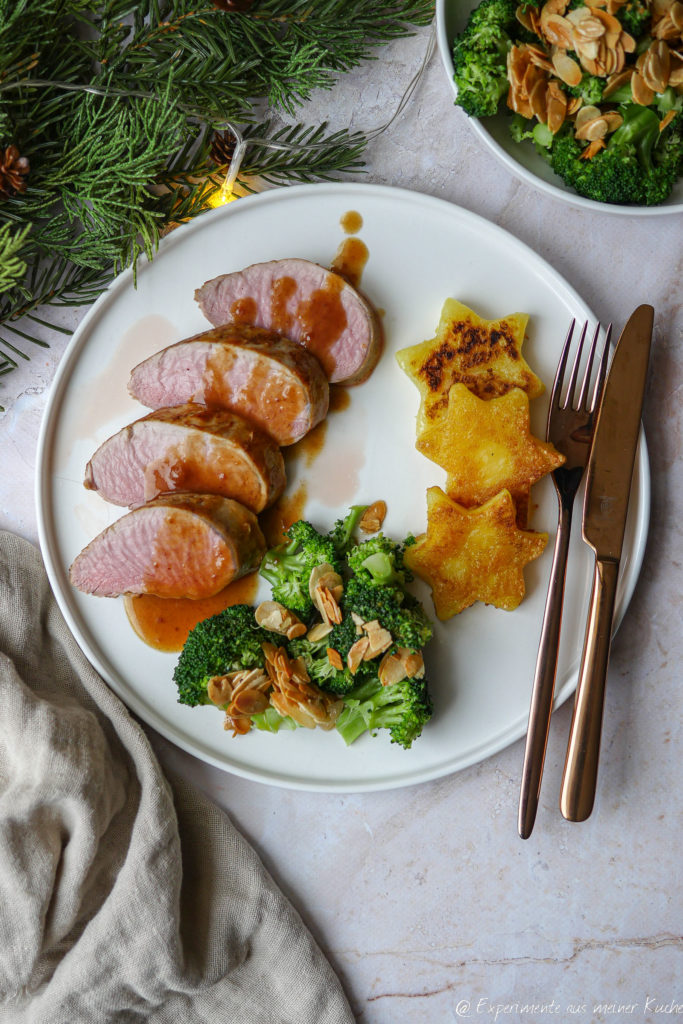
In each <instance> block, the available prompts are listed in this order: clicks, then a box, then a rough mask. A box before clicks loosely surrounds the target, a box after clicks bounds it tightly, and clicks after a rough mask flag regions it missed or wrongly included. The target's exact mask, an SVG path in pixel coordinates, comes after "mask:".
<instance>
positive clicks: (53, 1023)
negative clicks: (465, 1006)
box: [0, 532, 353, 1024]
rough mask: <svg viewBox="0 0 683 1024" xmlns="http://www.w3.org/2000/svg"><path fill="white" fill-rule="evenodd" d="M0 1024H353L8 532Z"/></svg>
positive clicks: (0, 547) (287, 911)
mask: <svg viewBox="0 0 683 1024" xmlns="http://www.w3.org/2000/svg"><path fill="white" fill-rule="evenodd" d="M0 716H1V717H0V1021H2V1022H12V1024H100V1022H116V1024H128V1022H131V1024H132V1022H135V1024H138V1022H143V1021H144V1022H152V1024H166V1022H168V1024H171V1022H173V1024H179V1022H182V1024H195V1022H196V1024H199V1022H209V1021H210V1022H211V1024H228V1022H229V1024H290V1022H291V1024H295V1022H296V1024H309V1022H310V1024H352V1021H353V1017H352V1015H351V1011H350V1009H349V1006H348V1003H347V1001H346V999H345V997H344V995H343V992H342V990H341V987H340V984H339V982H338V980H337V978H336V976H335V975H334V973H333V972H332V969H331V967H330V965H329V964H328V963H327V961H326V960H325V958H324V956H323V955H322V953H321V951H320V950H319V949H318V947H317V946H316V945H315V943H314V942H313V939H312V938H311V936H310V934H309V933H308V931H307V930H306V928H305V926H304V925H303V923H302V921H301V920H300V918H299V917H298V915H297V914H296V912H295V911H294V910H293V908H292V907H291V906H290V904H289V903H288V902H287V900H286V899H285V898H284V897H283V896H282V894H281V893H280V892H279V891H278V890H277V888H276V887H275V885H274V883H273V881H272V880H271V879H270V877H269V876H268V874H267V873H266V871H265V869H264V868H263V865H262V864H261V863H260V861H259V859H258V857H257V856H256V854H255V853H254V851H253V850H252V849H251V848H250V847H249V846H248V845H247V843H246V842H245V841H244V840H243V839H242V837H241V836H240V835H239V834H238V833H237V832H236V830H235V829H234V827H233V826H232V825H231V823H230V822H229V820H228V819H227V818H226V817H225V815H224V814H223V813H222V812H221V811H220V810H219V809H218V808H216V807H215V806H214V805H213V804H211V803H210V802H209V801H208V800H206V799H205V798H203V797H202V796H201V795H200V794H199V793H197V792H195V791H194V790H192V789H191V788H190V787H189V786H187V785H185V784H183V782H182V781H181V780H173V782H172V786H170V785H169V783H168V782H167V781H166V779H165V778H164V776H163V774H162V772H161V769H160V767H159V765H158V763H157V761H156V759H155V757H154V754H153V752H152V750H151V748H150V745H149V743H148V741H147V738H146V736H145V734H144V732H143V731H142V730H141V729H140V727H139V726H138V725H137V724H136V722H135V721H134V720H133V719H132V718H131V716H130V715H129V713H128V711H127V710H126V708H125V707H124V706H123V704H122V703H121V702H120V701H119V700H118V698H117V697H116V696H115V695H114V694H113V693H112V692H111V690H109V688H108V687H107V686H106V685H105V684H104V682H103V681H102V680H101V679H100V678H99V676H98V675H97V674H96V673H95V671H94V670H93V669H92V668H91V666H90V665H89V663H88V662H87V660H86V659H85V657H84V656H83V654H82V653H81V651H80V649H79V648H78V646H77V645H76V643H75V641H74V640H73V638H72V636H71V634H70V632H69V630H68V628H67V626H66V624H65V623H64V620H63V619H62V616H61V614H60V612H59V609H58V608H57V605H56V603H55V601H54V598H53V596H52V594H51V591H50V588H49V584H48V582H47V577H46V575H45V571H44V569H43V565H42V561H41V558H40V555H39V553H38V551H37V550H36V549H35V548H34V547H32V546H31V545H30V544H28V543H27V542H26V541H23V540H21V539H19V538H18V537H15V536H13V535H11V534H8V533H3V532H0Z"/></svg>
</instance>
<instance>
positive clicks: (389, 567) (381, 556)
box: [346, 533, 413, 587]
mask: <svg viewBox="0 0 683 1024" xmlns="http://www.w3.org/2000/svg"><path fill="white" fill-rule="evenodd" d="M403 550H404V545H403V544H397V543H396V541H393V540H390V539H389V538H388V537H385V536H384V534H382V533H378V534H376V535H375V536H374V537H371V538H370V539H369V540H365V541H363V542H362V543H361V544H358V545H357V546H356V547H355V548H353V549H352V550H351V551H349V553H348V555H347V559H346V560H347V563H348V566H349V569H350V570H351V572H352V573H354V575H355V576H356V577H357V579H359V580H363V581H364V582H366V583H371V584H374V585H376V586H382V587H403V586H405V584H406V583H409V582H410V581H411V580H412V578H413V575H412V573H411V572H410V570H409V569H408V568H407V567H406V566H405V565H404V564H403Z"/></svg>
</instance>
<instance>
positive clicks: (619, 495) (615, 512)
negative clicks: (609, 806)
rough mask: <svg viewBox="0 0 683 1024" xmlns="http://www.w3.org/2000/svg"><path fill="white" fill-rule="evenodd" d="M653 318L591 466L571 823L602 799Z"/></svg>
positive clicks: (610, 393)
mask: <svg viewBox="0 0 683 1024" xmlns="http://www.w3.org/2000/svg"><path fill="white" fill-rule="evenodd" d="M653 323H654V309H653V308H652V306H647V305H643V306H639V307H638V308H637V309H636V310H635V312H634V313H633V314H632V315H631V317H630V318H629V320H628V323H627V324H626V326H625V327H624V329H623V331H622V333H621V337H620V338H619V342H618V343H617V347H616V349H615V352H614V356H613V358H612V363H611V365H610V368H609V373H608V375H607V381H606V383H605V389H604V391H603V395H602V401H601V404H600V411H599V413H598V420H597V425H596V428H595V436H594V438H593V446H592V448H591V454H590V458H589V461H588V468H587V471H586V494H585V498H584V506H583V538H584V540H585V541H586V543H587V544H589V545H590V546H591V547H592V548H593V550H594V551H595V573H594V577H593V591H592V594H591V603H590V610H589V614H588V621H587V625H586V636H585V639H584V646H583V654H582V658H581V668H580V670H579V680H578V684H577V687H576V698H575V702H574V713H573V716H572V722H571V726H570V730H569V741H568V744H567V756H566V760H565V766H564V773H563V777H562V788H561V794H560V810H561V811H562V814H563V816H564V817H565V818H567V819H568V820H569V821H585V819H586V818H588V817H589V815H590V813H591V811H592V810H593V804H594V802H595V790H596V784H597V774H598V760H599V755H600V735H601V732H602V715H603V707H604V697H605V682H606V678H607V665H608V661H609V650H610V643H611V638H612V620H613V617H614V604H615V597H616V589H617V580H618V576H619V562H620V559H621V551H622V547H623V543H624V532H625V530H626V518H627V513H628V503H629V495H630V492H631V479H632V476H633V466H634V463H635V457H636V450H637V447H638V438H639V436H640V420H641V416H642V411H643V400H644V396H645V385H646V381H647V368H648V364H649V358H650V346H651V341H652V327H653Z"/></svg>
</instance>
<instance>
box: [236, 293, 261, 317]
mask: <svg viewBox="0 0 683 1024" xmlns="http://www.w3.org/2000/svg"><path fill="white" fill-rule="evenodd" d="M230 312H231V314H232V319H233V320H236V321H237V322H238V323H240V324H253V323H255V322H256V314H257V312H258V306H257V305H256V299H252V297H251V296H250V295H246V296H245V297H244V298H243V299H236V300H235V301H234V302H233V304H232V306H231V307H230Z"/></svg>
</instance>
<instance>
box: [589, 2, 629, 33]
mask: <svg viewBox="0 0 683 1024" xmlns="http://www.w3.org/2000/svg"><path fill="white" fill-rule="evenodd" d="M593 17H594V18H597V19H598V21H601V22H602V24H603V25H604V26H605V31H606V32H607V33H608V34H610V35H613V36H614V37H615V38H616V39H618V38H619V36H620V35H621V33H622V32H623V31H624V30H623V28H622V24H621V22H620V21H619V19H618V18H615V16H614V15H613V14H610V13H609V12H608V11H604V10H600V8H597V9H596V10H594V11H593Z"/></svg>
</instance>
